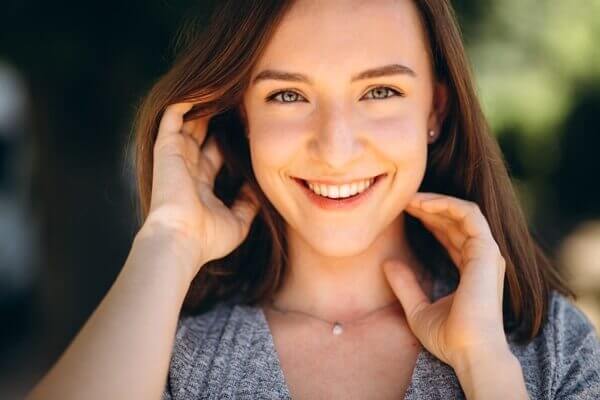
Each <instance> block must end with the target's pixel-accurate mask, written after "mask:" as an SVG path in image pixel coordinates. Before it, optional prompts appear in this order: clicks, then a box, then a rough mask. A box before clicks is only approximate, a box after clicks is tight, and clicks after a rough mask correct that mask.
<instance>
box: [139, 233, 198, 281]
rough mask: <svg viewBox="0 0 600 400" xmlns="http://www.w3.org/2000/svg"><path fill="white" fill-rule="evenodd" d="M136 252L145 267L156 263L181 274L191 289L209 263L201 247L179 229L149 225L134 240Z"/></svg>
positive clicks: (181, 277)
mask: <svg viewBox="0 0 600 400" xmlns="http://www.w3.org/2000/svg"><path fill="white" fill-rule="evenodd" d="M132 253H134V254H135V255H134V257H135V258H137V259H139V260H140V261H141V264H153V265H157V266H160V268H164V269H166V270H169V271H171V272H173V273H175V274H178V275H179V278H180V280H181V281H182V283H183V284H184V285H186V287H187V286H189V284H190V282H191V281H192V279H193V278H194V277H195V276H196V274H197V273H198V270H199V269H200V267H201V266H202V265H204V264H205V262H203V261H202V253H201V251H200V248H199V246H197V245H194V244H192V242H191V241H190V240H189V239H187V238H186V237H185V236H184V235H182V234H181V233H180V232H178V231H177V230H175V229H171V228H169V227H167V226H162V225H160V224H151V223H145V224H144V225H143V226H142V228H141V229H140V230H139V231H138V232H137V234H136V235H135V237H134V240H133V246H132Z"/></svg>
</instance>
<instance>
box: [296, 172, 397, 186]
mask: <svg viewBox="0 0 600 400" xmlns="http://www.w3.org/2000/svg"><path fill="white" fill-rule="evenodd" d="M381 175H387V174H386V173H383V174H379V175H371V176H369V177H366V178H365V177H361V178H347V179H342V180H340V179H335V180H334V179H310V178H309V179H306V178H300V177H296V178H295V179H301V180H303V181H308V182H310V183H319V184H323V185H343V184H345V183H352V182H357V181H363V180H365V181H366V180H369V179H371V178H377V177H378V176H381Z"/></svg>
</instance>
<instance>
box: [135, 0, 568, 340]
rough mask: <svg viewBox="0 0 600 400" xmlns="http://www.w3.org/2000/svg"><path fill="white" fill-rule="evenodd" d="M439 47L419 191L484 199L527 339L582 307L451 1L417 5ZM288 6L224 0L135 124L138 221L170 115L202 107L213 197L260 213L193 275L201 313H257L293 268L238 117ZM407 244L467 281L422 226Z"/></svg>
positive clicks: (409, 220) (431, 264) (191, 308)
mask: <svg viewBox="0 0 600 400" xmlns="http://www.w3.org/2000/svg"><path fill="white" fill-rule="evenodd" d="M414 1H415V4H416V6H417V8H418V10H419V13H420V17H421V19H422V21H423V25H424V28H425V32H426V34H427V35H428V39H429V44H430V48H429V51H430V55H431V59H432V64H433V68H434V72H435V76H436V78H437V79H438V80H439V81H441V82H443V83H445V84H446V85H447V86H448V89H449V103H448V104H449V106H448V112H447V114H446V115H447V116H446V118H445V120H444V122H443V125H442V129H441V132H440V136H439V138H438V140H437V141H436V142H435V143H434V144H433V145H430V148H429V155H428V160H427V167H426V173H425V177H424V179H423V182H422V184H421V187H420V188H419V191H427V192H437V193H443V194H448V195H451V196H456V197H460V198H463V199H466V200H470V201H473V202H476V203H477V204H478V205H479V206H480V208H481V210H482V212H483V214H484V215H485V217H486V218H487V221H488V223H489V226H490V228H491V231H492V234H493V236H494V238H495V240H496V242H497V243H498V246H499V248H500V250H501V253H502V255H503V256H504V258H505V260H506V274H505V284H504V297H503V298H504V304H503V311H504V325H505V330H506V331H507V333H513V334H514V335H515V336H514V338H515V340H517V341H519V342H522V343H524V342H527V341H529V340H530V339H532V338H534V337H535V336H537V335H538V334H539V332H540V331H541V328H542V327H543V325H544V324H545V322H546V316H547V312H548V304H549V295H550V292H551V291H552V290H557V291H558V292H560V293H562V294H564V295H567V296H570V297H573V298H575V294H574V293H573V292H572V290H571V289H570V288H568V287H567V285H566V284H565V282H564V281H563V279H562V278H561V277H560V275H559V274H558V270H557V268H556V267H555V266H554V265H553V264H552V262H551V260H550V259H549V258H548V257H547V256H546V255H545V253H544V251H543V250H542V249H541V247H540V245H539V244H538V243H537V242H536V241H535V240H534V238H533V237H532V235H531V233H530V231H529V229H528V226H527V221H526V219H525V217H524V215H523V212H522V209H521V206H520V204H519V201H518V199H517V196H516V194H515V192H514V189H513V187H512V184H511V180H510V177H509V174H508V171H507V167H506V165H505V161H504V159H503V156H502V153H501V151H500V148H499V146H498V144H497V142H496V140H495V139H494V137H493V136H492V135H491V134H490V129H489V127H488V124H487V121H486V119H485V116H484V114H483V112H482V110H481V107H480V103H479V100H478V98H477V95H476V93H475V90H474V85H473V78H472V73H471V70H470V66H469V63H468V61H467V57H466V54H465V49H464V47H463V42H462V37H461V33H460V30H459V27H458V24H457V22H456V16H455V14H454V10H453V9H452V7H451V5H450V4H449V1H448V0H414ZM292 4H293V1H291V0H285V1H284V0H252V1H249V0H244V1H239V0H224V1H219V2H217V5H216V8H215V9H214V10H213V14H212V15H211V17H210V19H209V21H208V22H207V24H206V26H205V28H204V30H202V31H201V33H200V34H199V35H196V36H194V35H187V36H186V42H185V43H184V44H183V45H182V47H181V50H180V52H179V55H178V56H177V57H176V59H175V62H174V64H173V66H172V67H171V68H170V70H169V71H168V72H166V73H165V74H164V75H163V76H162V77H161V78H160V79H159V80H158V82H157V83H156V84H155V85H154V86H153V87H152V88H151V90H150V92H149V93H148V94H147V96H146V97H145V98H144V99H143V102H142V104H141V106H140V107H139V109H138V114H137V116H136V121H135V125H134V131H133V132H134V135H135V137H134V142H133V144H134V146H135V149H134V150H135V162H136V165H135V166H136V173H137V183H138V195H139V197H138V200H139V215H138V216H139V222H140V224H141V223H143V221H144V220H145V219H146V217H147V215H148V210H149V204H150V194H151V186H152V165H153V160H152V156H153V151H152V150H153V146H154V142H155V138H156V134H157V129H158V125H159V121H160V118H161V116H162V113H163V111H164V110H165V108H166V106H167V105H169V104H172V103H177V102H182V101H193V102H195V103H197V104H196V105H195V106H194V107H193V108H192V110H190V112H188V113H187V114H186V116H185V119H186V120H189V119H193V118H197V117H199V116H204V115H209V114H212V115H214V116H213V117H212V118H211V120H210V123H209V126H208V135H214V136H215V137H216V138H217V141H218V144H219V147H220V148H221V151H222V152H223V154H224V158H225V162H224V167H223V169H222V170H221V171H220V172H219V174H218V176H217V178H216V182H215V193H216V194H217V196H218V197H219V198H221V199H222V201H223V202H224V203H225V204H226V205H228V206H229V205H230V204H231V203H232V201H233V199H234V198H235V196H236V194H237V190H238V189H239V187H240V186H241V184H242V183H243V182H244V181H248V182H250V184H251V186H252V188H253V189H254V191H255V193H257V195H258V196H259V197H260V198H261V200H262V204H263V206H262V207H261V209H260V212H259V214H258V216H257V217H256V218H255V220H254V221H253V223H252V226H251V228H250V232H249V234H248V237H247V238H246V240H245V241H244V242H243V243H242V244H241V245H240V246H239V247H238V248H236V249H235V250H234V251H233V252H232V253H230V254H229V255H227V256H226V257H224V258H222V259H219V260H213V261H211V262H209V263H208V264H206V265H205V266H203V267H202V268H201V270H200V272H199V273H198V275H197V276H196V277H195V278H194V280H193V281H192V283H191V285H190V289H189V291H188V293H187V296H186V300H185V302H184V307H183V312H185V313H196V312H201V311H203V310H205V309H207V308H210V307H211V306H212V305H213V304H214V303H215V302H217V301H219V300H226V299H229V298H231V297H232V296H241V298H242V300H243V301H244V302H245V303H246V304H256V303H257V302H259V301H261V300H263V299H265V298H268V297H270V296H272V295H273V293H274V292H275V291H276V290H277V289H278V288H279V286H280V284H281V283H282V278H283V276H284V273H285V269H286V261H287V254H286V251H287V250H286V245H287V242H286V238H285V235H284V233H285V230H284V226H285V224H284V221H283V219H282V217H281V216H280V215H279V213H278V212H277V211H276V210H275V208H274V207H273V206H272V205H271V203H270V202H269V200H268V199H267V198H266V196H265V195H264V193H263V192H262V190H261V189H260V187H259V185H258V183H257V181H256V178H255V176H254V173H253V171H252V166H251V162H250V155H249V154H250V152H249V147H248V141H247V137H246V126H247V125H246V122H245V120H244V116H243V113H242V112H240V111H241V110H240V108H241V103H242V96H243V93H244V90H245V88H246V87H247V86H248V83H249V79H250V71H251V69H252V66H253V65H254V64H255V62H256V60H257V59H258V57H259V56H260V54H261V52H262V51H263V49H264V48H265V46H266V44H267V43H268V40H269V38H270V36H271V35H272V33H273V31H274V29H275V28H276V27H277V24H278V23H279V21H280V20H281V18H282V17H283V15H284V14H285V12H286V10H288V8H289V7H290V6H291V5H292ZM405 229H406V237H407V238H408V241H409V245H410V246H411V248H412V249H413V250H414V252H415V254H416V255H417V256H418V257H419V259H420V260H421V262H422V263H423V265H424V266H425V268H426V269H427V270H428V272H430V273H431V274H432V276H436V277H443V278H444V279H453V280H455V281H456V279H457V278H458V275H457V274H458V272H457V270H456V268H455V267H454V265H453V263H452V261H451V260H450V258H449V256H448V254H447V252H446V250H445V249H444V248H443V246H442V245H441V244H440V243H439V242H438V241H437V240H436V239H435V238H434V237H433V235H432V234H431V233H430V232H429V231H428V230H427V229H425V228H424V227H423V225H422V224H421V223H420V222H419V221H418V220H417V219H416V218H414V217H412V216H410V215H406V224H405Z"/></svg>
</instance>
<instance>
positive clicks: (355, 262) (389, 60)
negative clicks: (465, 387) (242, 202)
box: [244, 1, 444, 320]
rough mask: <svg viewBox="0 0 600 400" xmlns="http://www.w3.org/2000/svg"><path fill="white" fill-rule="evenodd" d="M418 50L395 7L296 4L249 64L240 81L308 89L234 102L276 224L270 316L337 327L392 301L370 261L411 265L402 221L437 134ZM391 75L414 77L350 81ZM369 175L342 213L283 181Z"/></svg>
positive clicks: (266, 87) (410, 21)
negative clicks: (300, 315)
mask: <svg viewBox="0 0 600 400" xmlns="http://www.w3.org/2000/svg"><path fill="white" fill-rule="evenodd" d="M347 21H352V23H351V24H348V23H347ZM374 21H377V25H378V27H377V28H378V29H373V23H374ZM382 33H383V34H382ZM402 37H404V38H407V40H398V38H402ZM424 40H425V39H424V35H423V34H422V32H421V28H420V25H419V22H418V16H417V14H416V11H415V10H413V8H412V6H410V5H409V4H408V3H406V2H393V1H389V2H374V3H372V4H369V2H357V1H352V2H316V1H300V2H298V3H297V4H295V6H294V7H293V8H292V9H291V10H290V12H289V14H287V15H286V16H285V17H284V20H283V22H282V23H281V24H280V26H279V27H278V29H277V30H276V32H275V34H274V35H273V38H272V40H271V41H270V43H269V44H268V46H267V48H266V51H265V53H264V54H263V55H262V57H261V58H260V59H259V61H258V62H257V64H256V65H255V67H254V69H253V73H252V79H251V80H252V81H253V80H254V78H255V77H256V76H257V75H259V74H261V72H262V71H264V70H277V71H285V72H292V73H300V74H302V75H306V76H307V77H308V78H309V79H310V81H311V83H305V82H297V81H284V80H276V79H268V80H267V79H265V80H260V81H258V82H256V83H255V84H253V85H251V86H250V87H249V88H248V90H247V92H246V94H245V97H244V108H245V111H246V116H247V121H248V135H249V141H250V150H251V157H252V166H253V168H254V172H255V175H256V177H257V179H258V182H259V184H260V186H261V188H262V190H263V191H264V192H265V194H266V196H267V197H268V198H269V200H270V201H271V202H272V203H273V205H274V206H275V207H276V208H277V210H278V211H279V212H280V214H281V215H282V216H283V218H284V219H285V221H286V222H287V224H288V229H287V237H288V240H289V255H290V262H289V267H290V274H289V277H288V278H289V279H288V281H287V282H286V286H285V288H284V289H283V290H281V292H280V293H279V294H278V297H277V300H278V301H277V303H278V304H279V305H281V306H282V307H283V306H286V307H288V308H294V309H302V310H305V311H308V312H312V313H314V314H316V315H320V316H322V317H324V318H328V317H330V318H331V319H342V320H344V319H352V318H353V317H355V316H358V315H361V314H363V313H364V312H365V311H370V310H372V309H375V308H377V307H379V306H382V305H385V304H388V303H390V302H391V301H394V300H395V295H394V293H393V292H392V290H391V288H390V286H389V284H388V283H387V282H386V280H385V277H384V275H383V271H382V269H381V262H382V261H383V260H384V259H385V258H388V257H390V256H396V257H399V258H401V259H403V260H406V261H409V260H413V261H414V257H412V255H411V254H410V253H409V252H408V249H407V247H406V242H405V238H404V237H403V233H402V225H403V220H404V214H403V213H402V211H403V209H404V208H405V206H406V204H407V203H408V202H409V200H410V199H411V198H412V196H413V195H414V193H415V192H416V191H417V189H418V187H419V185H420V183H421V181H422V178H423V176H424V173H425V165H426V161H427V146H428V142H429V141H431V140H430V139H428V136H427V132H428V130H430V129H433V130H434V131H436V132H437V131H438V130H439V124H440V121H439V116H438V113H437V112H436V111H437V110H436V109H434V100H435V99H434V86H435V85H434V80H433V76H432V71H431V63H430V61H429V59H428V55H427V51H426V48H427V47H426V43H425V41H424ZM292 49H293V51H292ZM394 64H398V65H403V66H405V67H407V68H409V69H410V70H411V71H413V72H414V75H413V74H409V73H396V74H393V75H386V76H381V77H373V78H370V79H360V80H356V81H354V82H352V78H353V77H355V76H356V75H358V74H359V73H361V72H363V71H365V70H370V69H373V68H378V67H382V66H388V65H394ZM374 89H375V90H374ZM438 89H439V95H438V97H442V98H443V95H444V93H443V88H442V87H439V88H438ZM281 91H287V92H284V93H283V94H281ZM278 92H280V94H279V95H278V96H277V97H276V98H275V99H273V100H272V101H271V102H267V98H269V97H270V96H272V95H274V94H277V93H278ZM284 95H285V100H287V103H282V101H283V100H284V97H283V96H284ZM374 96H379V97H383V98H373V97H374ZM290 100H291V101H290ZM442 100H443V99H442ZM277 101H279V102H277ZM381 173H387V174H388V175H387V177H386V179H385V180H384V181H382V182H380V183H381V184H380V187H379V189H378V192H377V193H376V195H375V196H373V197H372V198H371V201H369V202H368V203H366V204H363V205H361V206H360V207H358V208H356V209H354V210H351V211H349V212H331V211H323V210H321V209H319V208H317V207H315V206H314V205H312V204H311V203H309V202H308V201H307V199H306V197H305V195H304V194H303V193H302V192H301V191H300V190H299V187H298V185H297V183H295V182H294V181H293V180H291V178H290V177H291V176H294V177H302V178H305V179H309V180H310V179H327V178H330V179H334V180H337V181H349V180H352V178H356V177H372V176H375V175H378V174H381ZM415 266H416V264H415Z"/></svg>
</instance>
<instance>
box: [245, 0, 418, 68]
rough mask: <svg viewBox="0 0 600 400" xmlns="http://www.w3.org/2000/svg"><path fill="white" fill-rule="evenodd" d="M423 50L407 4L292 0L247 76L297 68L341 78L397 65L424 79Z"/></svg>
mask: <svg viewBox="0 0 600 400" xmlns="http://www.w3.org/2000/svg"><path fill="white" fill-rule="evenodd" d="M427 46H428V44H427V43H426V38H425V35H424V31H423V27H422V24H421V20H420V17H419V14H418V10H417V9H416V7H415V5H414V4H413V2H412V1H411V0H327V1H323V0H297V1H295V3H294V4H293V6H292V7H291V8H290V10H289V11H288V12H287V14H286V15H285V16H284V17H283V19H282V20H281V22H280V24H279V25H278V27H277V28H276V30H275V32H274V34H273V36H272V37H271V39H270V41H269V43H268V44H267V47H266V48H265V51H264V52H263V54H262V55H261V57H260V59H259V60H258V61H257V63H256V65H255V66H254V69H253V71H254V73H256V71H258V70H261V69H263V68H281V69H285V68H288V69H291V70H298V69H300V68H302V69H303V71H304V72H307V73H309V74H310V75H311V76H319V75H320V74H322V75H324V74H328V73H329V74H330V75H335V76H343V77H344V78H347V75H348V76H349V75H352V74H354V73H355V72H356V71H357V70H361V69H365V68H369V67H373V66H378V65H384V64H390V63H400V64H404V65H407V66H409V67H410V68H411V69H413V70H415V71H417V73H418V71H419V70H420V71H421V72H422V73H423V74H426V73H427V72H428V71H427V70H428V68H429V56H428V50H427ZM362 67H364V68H362ZM346 72H347V74H346Z"/></svg>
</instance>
